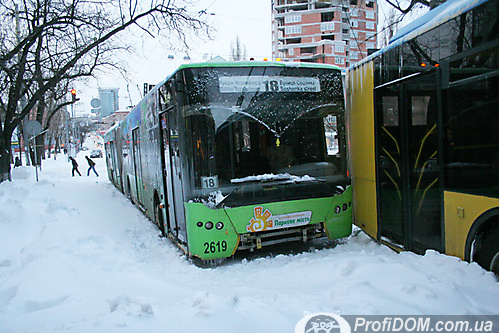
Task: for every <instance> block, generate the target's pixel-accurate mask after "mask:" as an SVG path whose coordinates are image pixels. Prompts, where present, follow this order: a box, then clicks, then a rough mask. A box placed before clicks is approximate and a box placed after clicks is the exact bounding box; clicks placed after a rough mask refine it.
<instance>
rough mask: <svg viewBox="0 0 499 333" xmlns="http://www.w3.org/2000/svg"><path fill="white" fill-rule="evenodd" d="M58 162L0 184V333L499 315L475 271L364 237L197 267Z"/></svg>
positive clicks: (96, 183) (493, 284) (120, 201)
mask: <svg viewBox="0 0 499 333" xmlns="http://www.w3.org/2000/svg"><path fill="white" fill-rule="evenodd" d="M85 153H87V154H88V153H89V151H87V152H81V153H80V154H79V155H78V156H77V160H78V162H79V164H80V172H81V173H82V175H83V176H82V177H79V176H76V177H74V178H73V177H71V165H70V163H69V162H68V161H67V158H65V157H64V156H62V155H59V156H58V158H57V160H53V159H50V160H46V161H44V163H43V170H42V171H40V172H39V181H38V182H36V181H35V172H34V168H33V167H20V168H16V169H15V170H13V173H12V175H13V179H14V180H13V181H12V182H4V183H1V184H0V332H16V333H17V332H51V331H69V332H293V331H294V327H295V325H296V323H297V322H298V321H299V320H300V319H301V318H302V317H303V313H304V311H308V312H310V313H316V312H333V311H339V312H340V314H342V315H349V314H365V315H367V314H387V315H395V314H411V315H421V314H499V283H497V281H496V279H495V277H494V276H493V275H492V274H491V273H489V272H486V271H484V270H483V269H481V268H480V267H479V266H477V265H476V264H468V263H466V262H462V261H460V260H459V259H457V258H454V257H449V256H445V255H441V254H438V253H436V252H434V251H428V252H427V253H426V255H424V256H420V255H416V254H413V253H401V254H397V253H395V252H393V251H391V250H390V249H388V248H386V247H384V246H380V245H378V244H376V243H375V242H373V241H372V240H371V239H370V238H368V237H367V236H366V235H364V234H363V233H360V234H358V235H356V236H352V237H351V238H350V239H348V241H346V242H344V243H341V244H339V245H338V246H336V247H334V248H325V249H321V250H310V251H305V252H302V253H298V254H280V255H273V256H267V257H263V258H256V259H242V260H236V261H234V262H231V263H230V264H228V265H224V266H221V267H218V268H215V269H201V268H198V267H196V266H194V265H193V264H192V263H191V262H190V261H189V260H187V259H186V257H185V256H184V255H183V254H182V253H181V252H180V251H179V250H178V249H177V248H176V247H175V246H174V245H172V243H171V242H170V241H168V240H167V239H165V238H161V237H159V235H160V233H159V231H158V230H157V228H156V227H155V226H154V225H153V224H152V223H151V222H149V221H148V220H147V219H146V218H145V217H144V216H143V215H142V214H141V213H140V212H139V211H138V210H137V209H136V208H135V207H134V206H132V204H131V203H130V202H128V201H127V200H126V199H125V197H123V195H122V194H121V193H120V192H119V191H117V190H116V189H115V188H114V187H113V185H111V183H110V182H109V181H108V180H107V177H106V171H105V161H104V159H94V161H96V162H97V171H98V172H99V174H100V177H96V176H95V175H93V174H91V175H90V176H88V177H87V175H86V170H87V164H86V162H85V158H84V156H85Z"/></svg>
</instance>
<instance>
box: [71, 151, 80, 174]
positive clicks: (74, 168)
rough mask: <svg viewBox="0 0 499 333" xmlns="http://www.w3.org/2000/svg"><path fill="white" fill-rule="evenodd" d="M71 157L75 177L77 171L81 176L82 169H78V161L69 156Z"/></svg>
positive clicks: (72, 171)
mask: <svg viewBox="0 0 499 333" xmlns="http://www.w3.org/2000/svg"><path fill="white" fill-rule="evenodd" d="M69 159H70V160H71V163H72V164H73V170H71V173H72V174H73V177H74V176H75V171H76V172H77V173H78V174H79V175H80V176H81V173H80V171H78V163H76V160H75V159H74V158H73V157H71V156H69Z"/></svg>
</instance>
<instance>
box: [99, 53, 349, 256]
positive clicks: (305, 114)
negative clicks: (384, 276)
mask: <svg viewBox="0 0 499 333" xmlns="http://www.w3.org/2000/svg"><path fill="white" fill-rule="evenodd" d="M344 117H345V109H344V90H343V83H342V76H341V71H340V69H339V68H338V67H335V66H331V65H318V64H296V63H295V64H292V63H285V62H256V61H249V62H207V63H200V64H186V65H182V66H181V67H180V68H179V69H178V70H177V71H176V72H175V73H174V74H173V75H171V76H170V77H168V78H167V79H165V80H164V81H163V82H161V83H159V84H158V85H156V86H155V87H154V88H153V89H152V90H151V91H149V92H148V93H147V95H146V96H145V97H144V99H143V100H142V101H141V102H140V103H139V104H138V105H137V106H136V107H135V108H134V109H133V110H132V111H131V112H130V114H129V115H128V116H127V117H126V119H124V120H123V121H122V122H121V123H119V124H117V125H115V126H114V127H113V128H111V129H110V130H109V131H108V132H107V133H106V134H105V146H106V155H107V156H106V157H107V167H108V175H109V178H110V180H111V181H112V182H113V183H114V184H115V185H116V187H117V188H118V189H120V190H121V191H122V192H123V193H124V194H125V195H126V196H128V197H129V198H130V200H131V201H132V202H134V203H135V204H136V205H137V206H138V207H139V208H140V209H141V210H142V211H144V212H145V214H146V215H147V216H148V217H149V218H150V219H151V220H152V221H154V222H155V223H156V224H157V225H158V227H159V228H160V230H161V231H162V232H163V234H165V235H166V236H168V237H169V238H171V239H172V240H173V241H174V242H175V243H176V244H177V245H178V246H179V247H180V248H182V249H183V250H184V251H185V252H186V253H187V255H188V256H189V257H193V258H199V259H201V260H203V261H211V262H213V261H221V260H223V258H227V257H230V256H232V255H233V254H234V253H235V251H237V250H249V251H253V250H255V249H260V248H262V247H264V246H267V245H273V244H278V243H284V242H292V241H300V242H302V241H307V240H312V239H314V238H319V237H321V238H326V237H329V238H330V239H338V238H343V237H346V236H348V235H350V233H351V231H352V216H351V215H352V207H351V205H352V190H351V187H349V178H348V176H347V170H346V167H347V159H346V134H345V118H344Z"/></svg>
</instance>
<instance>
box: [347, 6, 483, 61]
mask: <svg viewBox="0 0 499 333" xmlns="http://www.w3.org/2000/svg"><path fill="white" fill-rule="evenodd" d="M488 1H489V0H447V1H446V2H444V3H443V4H441V5H440V6H438V7H436V8H435V9H432V10H431V11H429V12H428V13H426V14H425V15H423V16H421V17H419V18H417V19H416V20H414V21H412V22H411V23H409V24H407V25H405V26H404V27H402V28H400V29H399V30H398V31H397V32H396V33H395V35H394V36H393V37H392V38H391V39H390V43H389V44H388V46H386V47H385V48H383V49H381V50H379V51H377V52H375V53H373V54H371V55H370V56H369V57H367V58H365V59H363V60H361V61H359V62H357V63H355V64H353V65H352V66H350V67H351V68H355V67H358V66H361V65H362V64H364V63H366V62H368V61H370V60H371V59H373V58H376V57H377V56H379V55H380V54H382V53H385V52H387V51H389V50H391V49H393V48H395V47H397V46H399V45H400V44H403V43H404V42H407V41H408V40H411V39H413V38H415V37H417V36H419V35H421V34H423V33H425V32H427V31H429V30H431V29H433V28H436V27H437V26H439V25H441V24H442V23H444V22H447V21H449V20H451V19H453V18H455V17H457V16H459V15H461V14H462V13H465V12H467V11H469V10H471V9H473V8H475V7H477V6H479V5H481V4H483V3H485V2H488Z"/></svg>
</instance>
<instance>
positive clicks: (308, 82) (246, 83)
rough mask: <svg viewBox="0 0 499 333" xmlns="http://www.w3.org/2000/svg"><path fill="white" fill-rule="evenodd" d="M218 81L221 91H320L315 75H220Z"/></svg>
mask: <svg viewBox="0 0 499 333" xmlns="http://www.w3.org/2000/svg"><path fill="white" fill-rule="evenodd" d="M218 82H219V87H220V92H221V93H241V92H279V93H281V92H320V91H321V85H320V81H319V78H316V77H289V76H221V77H219V78H218Z"/></svg>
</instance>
